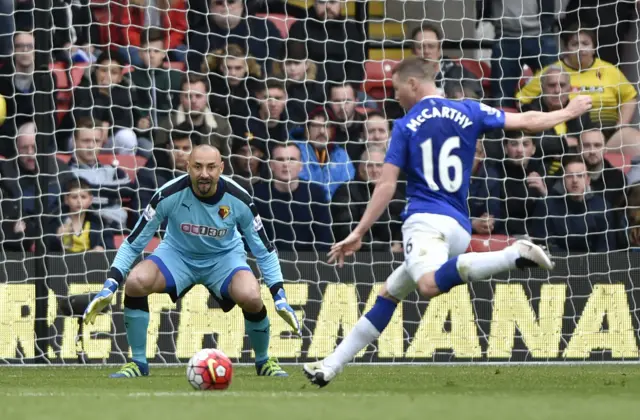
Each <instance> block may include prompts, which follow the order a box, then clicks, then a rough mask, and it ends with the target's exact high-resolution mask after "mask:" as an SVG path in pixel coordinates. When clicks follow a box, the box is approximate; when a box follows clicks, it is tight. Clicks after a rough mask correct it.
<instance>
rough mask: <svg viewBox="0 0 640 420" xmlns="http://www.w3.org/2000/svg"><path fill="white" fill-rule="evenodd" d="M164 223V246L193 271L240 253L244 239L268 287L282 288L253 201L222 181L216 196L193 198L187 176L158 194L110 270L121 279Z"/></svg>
mask: <svg viewBox="0 0 640 420" xmlns="http://www.w3.org/2000/svg"><path fill="white" fill-rule="evenodd" d="M165 220H166V221H167V232H166V235H165V237H164V239H163V243H164V245H165V246H167V245H168V246H169V247H170V248H171V249H173V250H175V252H176V253H178V254H179V255H180V256H181V257H182V258H183V259H184V260H185V261H186V262H187V263H188V264H189V265H190V266H192V267H193V268H195V269H199V268H206V267H210V266H212V265H213V263H214V262H215V261H220V259H224V258H225V255H226V254H228V253H229V252H231V251H236V250H237V249H242V250H244V244H243V242H242V235H244V237H245V239H246V241H247V244H248V245H249V248H250V249H251V252H252V253H253V255H254V256H255V257H256V260H257V262H258V266H259V267H260V271H262V274H263V276H264V280H265V283H266V284H267V285H268V286H272V285H273V284H275V283H278V282H282V271H281V269H280V263H279V261H278V256H277V253H276V251H275V249H274V247H273V246H272V245H271V243H270V242H269V239H268V238H267V235H266V233H265V230H264V228H263V226H262V221H261V220H260V216H259V215H258V212H257V210H256V208H255V206H254V204H253V202H252V199H251V196H250V195H249V193H247V192H246V191H245V190H244V189H242V187H240V186H239V185H238V184H236V183H235V182H234V181H232V180H231V179H229V178H228V177H225V176H221V177H220V180H219V181H218V189H217V191H216V193H215V194H214V195H213V196H211V197H208V198H200V197H197V196H196V195H195V194H194V192H193V190H192V187H191V181H190V179H189V175H184V176H181V177H179V178H176V179H175V180H173V181H171V182H169V183H167V184H165V185H163V186H162V187H161V188H160V189H158V191H156V193H155V194H154V195H153V198H152V199H151V202H150V203H149V205H148V206H147V208H146V209H145V210H144V212H143V214H142V216H141V217H140V220H138V223H137V224H136V226H135V228H134V229H133V232H131V235H129V236H128V238H127V240H125V241H124V242H123V244H122V246H121V247H120V249H119V250H118V253H117V255H116V258H115V260H114V262H113V265H112V268H115V269H117V270H118V271H119V272H120V273H121V274H122V276H123V277H125V276H126V275H127V273H128V272H129V270H130V269H131V265H132V264H133V262H134V261H135V259H136V258H137V257H138V255H140V253H141V252H142V250H143V249H144V248H145V246H146V245H147V244H148V243H149V241H150V240H151V238H152V237H153V235H154V234H155V233H156V231H157V230H158V228H159V227H160V225H161V223H162V222H163V221H165Z"/></svg>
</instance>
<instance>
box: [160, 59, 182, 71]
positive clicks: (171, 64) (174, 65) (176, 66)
mask: <svg viewBox="0 0 640 420" xmlns="http://www.w3.org/2000/svg"><path fill="white" fill-rule="evenodd" d="M164 67H165V68H167V69H172V70H179V71H185V69H186V68H187V65H186V64H185V63H183V62H182V61H168V62H166V63H164Z"/></svg>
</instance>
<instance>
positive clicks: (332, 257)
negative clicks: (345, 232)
mask: <svg viewBox="0 0 640 420" xmlns="http://www.w3.org/2000/svg"><path fill="white" fill-rule="evenodd" d="M361 247H362V235H360V234H359V233H357V232H351V233H350V234H349V236H347V237H346V238H345V239H344V240H343V241H340V242H338V243H337V244H334V245H333V246H332V247H331V251H329V264H333V263H334V262H336V261H337V262H338V267H342V266H343V265H344V257H349V256H351V255H353V254H354V253H356V252H357V251H358V250H359V249H360V248H361Z"/></svg>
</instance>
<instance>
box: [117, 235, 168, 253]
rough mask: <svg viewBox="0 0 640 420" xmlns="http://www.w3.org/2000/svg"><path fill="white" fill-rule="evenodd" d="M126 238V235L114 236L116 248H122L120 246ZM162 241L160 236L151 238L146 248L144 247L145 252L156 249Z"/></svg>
mask: <svg viewBox="0 0 640 420" xmlns="http://www.w3.org/2000/svg"><path fill="white" fill-rule="evenodd" d="M125 239H126V236H124V235H115V236H114V237H113V242H114V244H115V246H116V249H118V248H120V246H121V245H122V243H123V242H124V240H125ZM160 242H162V241H161V240H160V238H158V237H157V236H154V237H153V238H151V240H150V241H149V244H147V246H146V248H145V249H144V251H145V252H153V251H155V250H156V248H157V247H158V245H160Z"/></svg>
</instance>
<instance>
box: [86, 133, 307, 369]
mask: <svg viewBox="0 0 640 420" xmlns="http://www.w3.org/2000/svg"><path fill="white" fill-rule="evenodd" d="M223 169H224V164H223V162H222V160H221V157H220V152H219V151H218V149H216V148H215V147H213V146H209V145H200V146H197V147H195V148H194V149H193V151H192V153H191V156H190V157H189V164H188V168H187V172H188V173H187V175H183V176H181V177H179V178H176V179H175V180H173V181H171V182H169V183H167V184H165V185H164V186H162V187H161V188H160V189H158V191H156V193H155V194H154V195H153V198H152V199H151V202H150V203H149V205H148V206H147V208H146V209H145V210H144V212H143V214H142V216H141V217H140V220H139V221H138V223H137V224H136V226H135V228H134V229H133V231H132V232H131V235H129V237H128V238H127V239H126V241H125V242H124V243H123V245H122V247H121V248H120V249H119V250H118V253H117V255H116V257H115V260H114V262H113V265H112V266H111V269H110V270H109V277H108V279H107V281H106V282H105V284H104V288H103V289H102V291H100V293H98V295H97V296H96V297H95V299H93V300H92V301H91V303H90V304H89V306H88V307H87V310H86V311H85V313H84V322H85V323H94V322H95V319H96V316H97V315H98V314H99V313H100V312H102V310H104V309H105V308H106V307H107V306H108V305H109V304H110V303H111V300H112V299H113V296H114V294H115V293H116V291H117V289H118V286H119V285H121V284H122V283H123V282H124V279H125V278H126V288H125V297H124V319H125V326H126V329H127V340H128V341H129V345H130V346H131V351H132V355H133V361H132V362H130V363H127V364H126V365H124V367H122V369H121V370H120V371H119V372H117V373H114V374H112V375H111V377H115V378H131V377H137V376H147V375H148V374H149V365H148V363H147V359H146V347H147V328H148V326H149V303H148V299H147V296H149V295H150V294H152V293H168V294H169V295H171V298H172V299H173V300H174V302H175V301H176V300H177V299H178V298H180V297H181V296H184V294H185V293H187V292H188V291H189V290H190V289H191V288H192V287H193V286H194V285H196V284H202V285H204V286H205V287H207V289H209V291H210V292H211V293H213V294H214V296H215V297H216V298H217V300H218V301H221V302H223V303H225V302H233V303H235V304H237V305H238V306H240V307H241V308H242V313H243V314H244V319H245V331H246V333H247V335H248V336H249V339H250V341H251V346H252V347H253V350H254V351H255V355H256V359H255V364H256V371H257V373H258V375H259V376H288V375H287V373H286V372H285V371H283V370H282V369H281V368H280V366H279V365H278V362H277V361H276V360H275V359H272V358H269V356H268V354H267V351H268V348H269V336H270V334H269V325H270V324H269V318H267V310H266V308H265V306H264V304H263V302H262V298H261V297H260V285H259V284H258V281H257V280H256V278H255V276H254V275H253V273H252V271H251V269H250V268H249V266H248V265H247V254H246V252H245V250H244V244H243V242H242V235H244V237H245V239H246V240H247V243H248V244H249V247H250V249H251V251H252V253H253V254H254V255H255V257H256V259H257V261H258V266H259V267H260V270H261V271H262V273H263V276H264V278H265V282H266V283H267V285H268V286H269V288H270V290H271V293H272V295H273V299H274V301H275V304H276V311H277V312H278V314H279V315H280V316H281V317H282V318H283V319H284V320H285V321H286V322H287V323H288V324H289V325H290V326H291V328H293V330H294V331H295V333H297V334H300V324H299V322H298V319H297V317H296V315H295V313H294V312H293V310H292V309H291V307H290V306H289V304H288V303H287V299H286V296H285V292H284V289H283V279H282V271H281V270H280V264H279V261H278V256H277V254H276V251H275V249H274V248H273V246H272V245H271V244H270V243H269V240H268V238H267V236H266V233H265V231H264V228H263V227H262V222H261V220H260V216H258V213H257V211H256V208H255V206H254V204H253V203H252V201H251V197H250V196H249V194H248V193H247V192H246V191H245V190H243V189H242V188H241V187H239V186H238V184H236V183H235V182H233V181H232V180H230V179H229V178H227V177H225V176H221V173H222V170H223ZM164 220H167V222H168V223H167V233H166V236H165V238H164V240H163V241H162V243H161V244H160V246H159V247H158V248H157V249H156V250H155V252H154V253H153V255H151V256H150V257H149V258H147V259H146V260H144V261H142V262H140V263H139V264H138V265H136V266H135V267H134V269H133V270H132V271H131V273H130V274H128V273H129V270H130V268H131V264H132V263H133V261H134V260H135V259H136V258H137V257H138V255H139V254H140V253H141V252H142V250H143V249H144V247H145V246H146V245H147V243H148V242H149V240H150V239H151V238H152V236H153V235H154V234H155V232H156V230H157V229H158V227H159V226H160V224H161V223H162V222H163V221H164ZM238 228H239V229H240V231H239V230H238ZM241 232H242V233H241ZM127 274H128V275H127ZM233 303H231V307H233ZM226 309H227V310H229V309H230V307H228V306H227V308H226Z"/></svg>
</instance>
